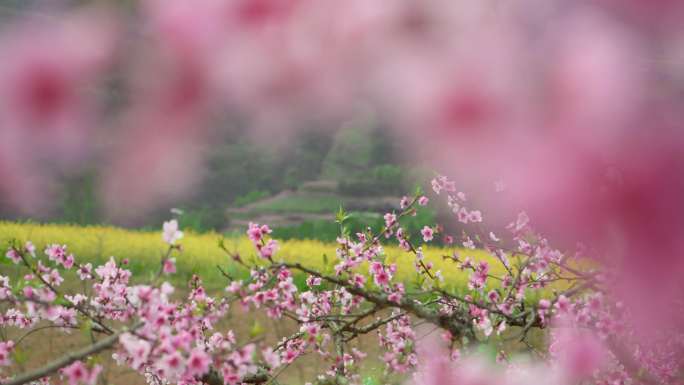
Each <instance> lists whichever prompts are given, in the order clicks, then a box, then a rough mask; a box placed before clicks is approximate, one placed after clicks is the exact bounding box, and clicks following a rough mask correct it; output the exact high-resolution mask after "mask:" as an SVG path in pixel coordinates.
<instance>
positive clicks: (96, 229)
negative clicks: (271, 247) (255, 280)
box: [0, 221, 503, 287]
mask: <svg viewBox="0 0 684 385" xmlns="http://www.w3.org/2000/svg"><path fill="white" fill-rule="evenodd" d="M10 239H17V240H19V241H22V242H23V241H27V240H30V241H32V242H33V243H34V244H35V245H36V247H37V248H38V250H43V249H44V248H45V246H46V245H47V244H50V243H60V244H65V245H67V247H68V249H69V251H70V252H72V253H74V255H75V256H76V258H77V261H92V262H100V261H104V260H106V259H108V258H109V257H110V256H114V257H116V258H117V259H123V258H128V259H129V260H130V261H131V266H132V267H137V268H138V269H141V268H142V269H148V270H150V271H152V270H153V266H154V268H156V266H157V264H158V263H159V260H160V257H161V256H162V255H163V254H164V253H165V251H166V250H167V246H166V245H165V243H164V242H163V241H162V238H161V231H159V232H145V231H134V230H125V229H121V228H116V227H106V226H72V225H55V224H36V223H14V222H3V221H0V242H2V245H3V247H5V246H6V245H7V242H8V241H9V240H10ZM221 239H223V240H224V245H225V246H226V248H227V249H228V250H230V251H232V252H237V253H239V254H240V255H241V256H242V257H243V258H244V259H245V260H250V258H254V255H255V253H254V250H253V247H252V245H251V242H250V241H249V239H247V237H246V236H243V237H231V238H223V236H222V235H220V234H217V233H203V234H196V233H191V232H186V233H185V236H184V238H183V239H182V240H181V241H180V244H181V245H182V248H183V249H182V251H181V252H175V253H174V256H175V257H176V260H177V265H178V269H179V271H180V272H188V271H191V272H200V273H204V272H207V271H211V272H213V273H216V274H218V270H217V269H216V265H221V266H224V267H225V268H226V269H228V270H229V271H230V269H231V268H232V269H235V268H236V266H234V264H232V263H231V259H230V257H229V256H228V255H226V252H225V251H223V250H222V249H221V248H220V247H219V241H220V240H221ZM453 251H454V250H453V249H449V250H447V249H443V248H437V247H425V248H424V254H425V257H426V260H427V261H430V262H432V263H433V264H434V265H435V269H436V270H441V271H442V274H443V276H444V278H445V285H446V286H451V287H459V286H461V285H464V284H465V282H466V280H467V273H464V272H461V271H460V270H459V269H458V268H457V267H456V266H455V264H454V263H453V262H450V261H448V260H444V259H443V258H442V256H443V255H450V254H451V253H452V252H453ZM457 251H458V252H459V253H460V255H461V256H462V257H465V256H470V257H472V258H473V259H474V260H476V261H477V260H487V261H489V262H490V265H491V266H492V269H491V273H492V274H494V275H497V276H498V275H501V274H503V267H502V266H500V264H499V263H497V261H496V260H495V258H494V257H492V256H491V255H489V254H488V253H486V252H484V251H481V250H463V249H459V250H457ZM3 254H4V252H3ZM385 254H386V257H387V261H388V262H389V263H392V262H396V263H397V267H398V271H397V278H398V279H401V280H403V281H406V282H411V281H413V280H415V277H416V274H415V269H414V265H413V263H414V257H413V255H412V254H409V253H407V252H405V251H403V250H401V249H399V248H397V247H394V246H388V247H386V248H385ZM324 255H326V256H327V258H324V257H323V256H324ZM276 260H282V261H286V262H299V263H302V264H303V265H305V266H308V267H312V268H316V269H323V270H326V271H331V269H332V266H333V264H334V263H335V245H334V244H332V243H323V242H320V241H315V240H288V241H281V242H280V250H279V251H278V253H277V254H276ZM326 261H327V263H326ZM5 266H6V265H5ZM0 269H2V265H0Z"/></svg>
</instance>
